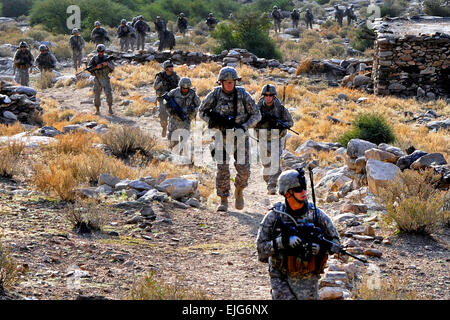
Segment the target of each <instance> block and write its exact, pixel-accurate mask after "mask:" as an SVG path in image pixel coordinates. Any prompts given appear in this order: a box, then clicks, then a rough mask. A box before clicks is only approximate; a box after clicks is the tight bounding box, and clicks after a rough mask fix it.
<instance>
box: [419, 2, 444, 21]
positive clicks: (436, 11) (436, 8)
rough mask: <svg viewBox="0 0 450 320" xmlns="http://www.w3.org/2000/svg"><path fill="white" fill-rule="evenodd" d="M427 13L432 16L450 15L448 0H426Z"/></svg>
mask: <svg viewBox="0 0 450 320" xmlns="http://www.w3.org/2000/svg"><path fill="white" fill-rule="evenodd" d="M423 5H424V7H425V13H426V14H428V15H430V16H439V17H450V7H449V5H448V1H447V0H425V1H424V2H423Z"/></svg>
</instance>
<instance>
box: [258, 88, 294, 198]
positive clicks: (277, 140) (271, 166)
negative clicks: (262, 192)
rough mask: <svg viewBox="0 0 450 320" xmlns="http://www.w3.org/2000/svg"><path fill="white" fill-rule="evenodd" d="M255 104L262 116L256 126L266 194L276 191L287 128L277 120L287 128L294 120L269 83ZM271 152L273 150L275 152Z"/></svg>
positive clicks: (272, 193)
mask: <svg viewBox="0 0 450 320" xmlns="http://www.w3.org/2000/svg"><path fill="white" fill-rule="evenodd" d="M256 106H257V107H258V109H259V110H260V112H261V116H262V118H261V121H260V122H258V124H257V125H256V128H257V129H259V130H258V136H259V139H260V144H259V151H260V159H261V162H262V164H263V167H264V169H263V179H264V181H265V182H266V184H267V191H268V194H271V195H274V194H276V191H277V180H278V177H279V176H280V174H281V154H282V152H283V145H284V143H283V142H282V139H283V138H284V137H285V136H286V133H287V129H286V128H283V127H281V126H280V124H279V123H278V122H277V120H280V121H282V122H283V123H284V124H286V126H287V127H289V128H290V127H292V126H293V125H294V120H293V119H292V116H291V114H290V113H289V111H288V110H287V109H286V108H285V107H284V106H283V104H282V103H281V101H280V100H279V99H278V98H277V90H276V88H275V86H273V85H271V84H267V85H265V86H264V87H263V88H262V90H261V99H260V100H259V101H258V104H257V105H256ZM261 129H265V130H266V132H267V139H262V136H263V134H262V130H261ZM272 129H278V130H279V131H278V132H277V131H272ZM272 133H273V134H272ZM272 147H274V148H275V147H277V150H275V151H274V150H272ZM272 152H275V154H273V153H272Z"/></svg>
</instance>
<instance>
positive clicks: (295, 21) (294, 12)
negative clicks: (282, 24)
mask: <svg viewBox="0 0 450 320" xmlns="http://www.w3.org/2000/svg"><path fill="white" fill-rule="evenodd" d="M291 19H292V28H298V21H299V20H300V14H299V13H298V10H297V9H294V10H292V12H291Z"/></svg>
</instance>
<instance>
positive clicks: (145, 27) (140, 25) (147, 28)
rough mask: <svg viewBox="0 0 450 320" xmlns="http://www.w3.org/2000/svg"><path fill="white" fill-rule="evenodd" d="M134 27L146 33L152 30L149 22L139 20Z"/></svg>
mask: <svg viewBox="0 0 450 320" xmlns="http://www.w3.org/2000/svg"><path fill="white" fill-rule="evenodd" d="M134 28H135V29H136V31H137V32H139V33H143V34H145V33H146V32H147V31H150V26H149V25H148V23H147V22H145V21H142V20H138V21H137V22H136V24H135V25H134Z"/></svg>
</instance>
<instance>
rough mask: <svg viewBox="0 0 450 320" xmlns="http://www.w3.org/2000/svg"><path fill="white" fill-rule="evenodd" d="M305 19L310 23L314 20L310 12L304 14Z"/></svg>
mask: <svg viewBox="0 0 450 320" xmlns="http://www.w3.org/2000/svg"><path fill="white" fill-rule="evenodd" d="M305 19H306V21H312V20H313V19H314V16H313V14H312V13H311V11H310V12H306V14H305Z"/></svg>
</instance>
